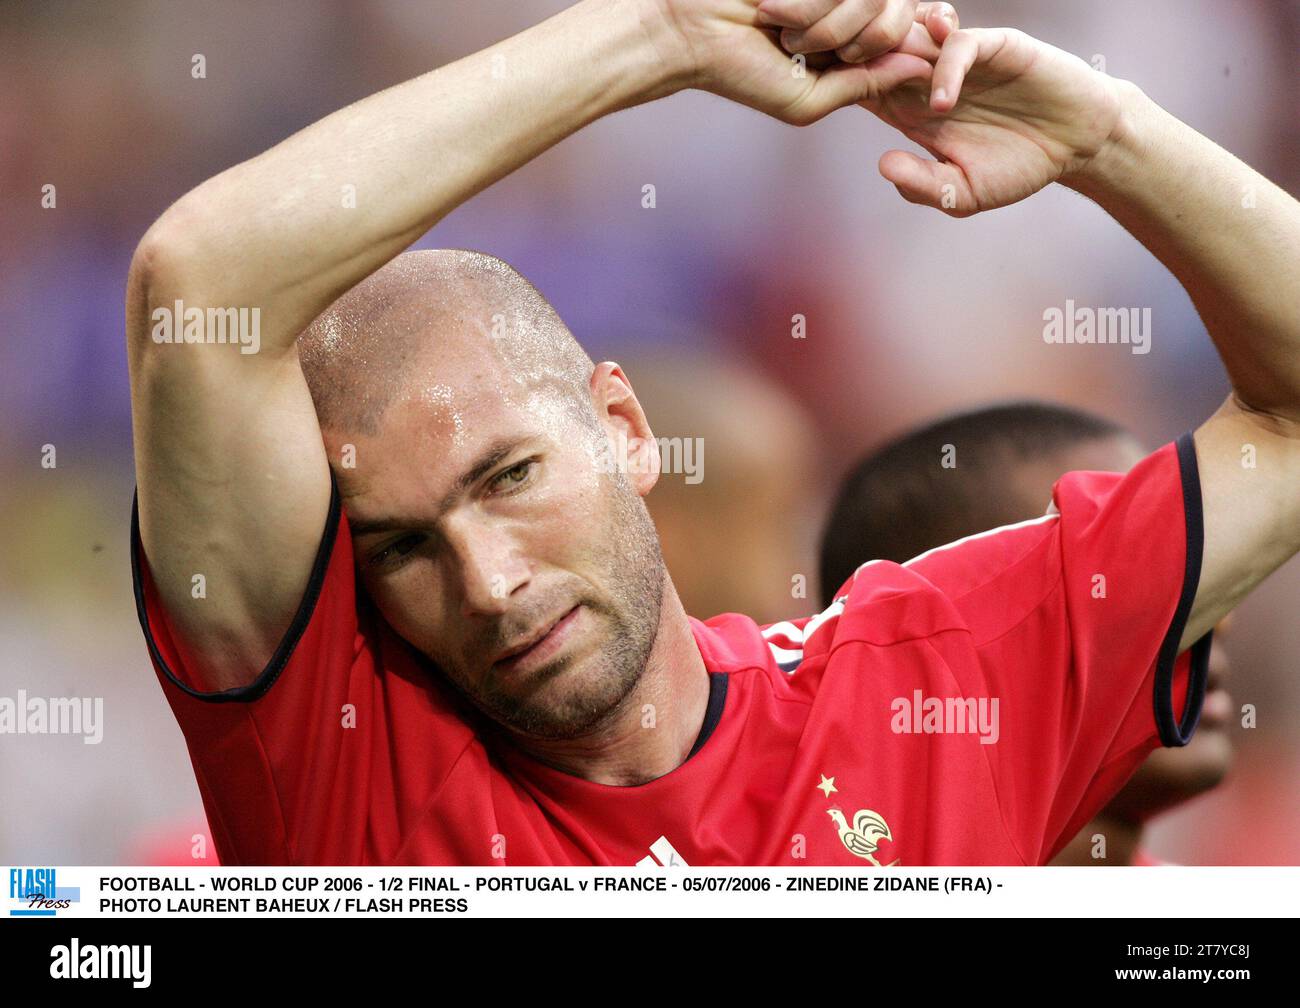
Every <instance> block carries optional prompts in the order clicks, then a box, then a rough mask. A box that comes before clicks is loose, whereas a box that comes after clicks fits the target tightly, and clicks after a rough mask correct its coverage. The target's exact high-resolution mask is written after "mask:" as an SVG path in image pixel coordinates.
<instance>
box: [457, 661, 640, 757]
mask: <svg viewBox="0 0 1300 1008" xmlns="http://www.w3.org/2000/svg"><path fill="white" fill-rule="evenodd" d="M639 678H640V677H639V676H631V677H622V678H620V677H619V676H617V675H616V674H613V673H611V672H609V671H608V670H607V669H605V668H604V667H603V663H601V662H599V661H591V660H588V661H578V662H572V661H560V662H555V663H553V664H552V665H548V666H546V667H545V668H543V669H539V670H538V671H537V673H536V674H535V675H533V676H532V677H531V678H530V680H529V682H528V683H527V684H526V687H525V692H524V693H523V695H515V696H509V695H497V696H496V697H492V698H484V702H483V703H481V704H480V706H481V707H483V709H484V710H485V712H486V713H487V714H488V716H489V717H491V718H492V719H493V720H494V721H496V722H497V723H498V724H501V725H504V726H505V727H507V728H510V729H512V730H514V731H516V732H520V733H521V734H524V735H528V736H531V737H533V738H539V739H549V740H555V741H559V740H564V739H576V738H582V737H584V736H587V735H590V734H592V733H593V732H595V731H597V730H599V728H600V727H601V726H602V725H603V724H605V723H606V722H608V721H609V720H610V719H611V718H613V717H614V715H615V714H616V712H617V711H618V710H619V709H620V708H621V707H622V705H623V703H624V701H625V700H626V699H627V697H628V696H629V695H630V694H631V693H632V691H633V690H634V689H635V688H636V685H637V682H638V681H639Z"/></svg>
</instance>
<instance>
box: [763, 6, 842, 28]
mask: <svg viewBox="0 0 1300 1008" xmlns="http://www.w3.org/2000/svg"><path fill="white" fill-rule="evenodd" d="M839 2H840V0H763V2H762V3H761V4H759V5H758V20H759V22H760V23H761V24H767V25H776V26H779V27H781V28H811V27H812V26H813V25H815V24H816V23H817V22H818V21H820V20H821V19H822V18H824V17H825V16H826V15H827V14H829V13H830V12H831V11H833V10H834V9H835V7H836V5H837V4H839Z"/></svg>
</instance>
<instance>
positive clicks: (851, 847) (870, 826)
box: [826, 808, 898, 868]
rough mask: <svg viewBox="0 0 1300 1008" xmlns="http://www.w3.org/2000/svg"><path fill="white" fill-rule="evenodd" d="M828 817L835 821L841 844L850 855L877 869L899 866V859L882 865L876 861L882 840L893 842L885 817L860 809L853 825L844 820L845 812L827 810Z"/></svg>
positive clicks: (834, 809) (854, 815) (854, 814)
mask: <svg viewBox="0 0 1300 1008" xmlns="http://www.w3.org/2000/svg"><path fill="white" fill-rule="evenodd" d="M826 813H827V815H829V816H830V817H831V819H833V820H834V821H835V828H836V829H837V830H839V834H840V842H841V843H843V844H844V846H845V847H846V848H847V849H848V851H849V853H850V854H856V855H857V856H858V857H860V858H866V859H867V860H868V861H870V862H871V863H872V864H873V865H875V866H876V867H877V868H892V867H894V865H896V864H898V859H897V858H896V859H895V860H893V861H891V862H889V864H887V865H882V864H881V863H880V862H879V861H877V860H876V848H877V847H878V846H879V842H880V841H881V840H889V841H891V842H892V841H893V839H894V836H893V834H892V833H890V832H889V824H888V823H886V822H885V820H884V817H883V816H881V814H880V813H879V812H872V811H871V809H858V810H857V812H855V813H853V824H852V825H849V821H848V820H847V819H845V818H844V812H843V811H842V810H840V809H838V808H831V809H827V810H826Z"/></svg>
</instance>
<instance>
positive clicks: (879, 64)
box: [127, 0, 1300, 689]
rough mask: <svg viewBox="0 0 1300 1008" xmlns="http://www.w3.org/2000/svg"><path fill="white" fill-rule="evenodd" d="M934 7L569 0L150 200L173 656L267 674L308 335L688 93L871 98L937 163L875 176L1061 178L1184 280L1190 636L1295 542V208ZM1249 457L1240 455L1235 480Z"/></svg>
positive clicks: (163, 535)
mask: <svg viewBox="0 0 1300 1008" xmlns="http://www.w3.org/2000/svg"><path fill="white" fill-rule="evenodd" d="M947 11H948V8H947V5H946V4H921V5H919V6H918V5H917V4H916V2H915V0H845V2H844V3H841V2H840V0H765V2H764V3H762V4H761V5H760V4H758V3H757V2H753V0H603V2H602V0H584V2H582V3H579V4H577V5H576V6H575V7H572V8H570V9H569V10H566V11H564V12H563V13H561V14H559V15H557V16H556V17H554V18H551V19H550V20H548V21H546V22H543V23H542V24H540V25H538V26H536V27H534V28H532V29H530V30H528V31H526V32H523V33H521V34H520V35H518V36H515V37H513V38H511V39H507V40H506V41H504V42H502V43H500V44H498V45H496V46H493V47H491V48H489V49H487V50H484V51H482V52H479V53H476V54H474V55H472V56H469V57H467V58H465V59H463V60H460V61H458V62H456V63H452V64H450V65H448V66H446V67H443V68H441V69H439V70H436V71H433V72H431V73H429V74H426V75H424V76H422V77H418V78H416V79H414V80H412V81H408V82H406V83H404V84H401V85H398V86H396V87H394V88H390V89H389V90H387V91H383V92H381V93H379V94H376V95H373V96H371V97H369V98H366V99H365V100H363V101H361V102H358V103H356V104H355V105H352V106H349V107H348V108H345V109H342V110H340V111H339V112H336V113H334V114H332V115H330V116H328V117H326V118H325V119H322V120H321V121H320V122H318V123H315V124H314V125H312V126H310V127H308V128H307V129H305V130H303V131H302V132H300V133H298V134H296V135H294V136H292V137H290V138H289V139H288V140H286V141H284V142H283V143H281V144H279V145H278V146H276V147H274V148H272V149H271V150H269V151H267V152H265V153H264V154H262V155H260V156H258V157H256V158H253V159H252V160H250V161H247V162H245V163H243V164H240V165H236V166H235V167H233V168H231V169H229V170H228V171H226V172H223V173H222V174H220V175H218V176H216V177H214V178H212V179H210V180H208V181H207V182H205V183H203V184H202V185H200V186H199V187H198V188H196V189H195V190H193V191H192V192H191V193H189V194H188V195H186V196H184V197H183V198H182V199H181V200H179V201H178V202H177V203H176V204H175V205H174V206H172V207H171V208H170V209H169V210H168V211H167V212H166V213H165V214H163V216H162V217H161V218H159V220H158V221H157V222H156V223H155V224H154V226H153V227H152V228H151V229H150V230H149V232H148V233H147V234H146V235H145V237H144V238H143V239H142V241H141V243H140V247H139V249H138V250H137V253H136V257H135V260H134V261H133V264H132V269H131V274H130V278H129V281H128V291H127V323H128V355H129V362H130V368H131V379H132V400H133V411H134V420H135V431H136V467H137V483H138V493H139V503H140V527H141V538H142V541H143V544H144V547H145V550H146V553H147V554H148V556H149V560H150V565H151V568H152V571H153V575H154V577H155V580H156V582H157V584H158V588H159V591H160V593H161V595H162V598H163V601H164V603H165V604H166V605H167V607H168V610H169V613H170V614H171V615H172V617H173V619H174V620H175V622H176V623H177V624H178V627H179V629H180V630H181V632H182V634H183V635H184V636H185V638H186V640H187V642H188V643H189V644H190V646H191V647H192V649H193V650H194V651H195V653H197V654H199V655H204V654H213V655H216V654H220V655H221V656H222V660H221V662H220V663H219V664H217V663H214V664H213V665H212V667H211V669H210V670H209V671H210V679H211V681H210V682H209V683H208V684H207V685H209V687H210V688H213V689H223V688H228V687H231V686H237V685H241V684H243V683H244V682H247V681H249V680H251V679H252V678H253V677H254V676H255V675H256V674H257V672H258V670H260V668H261V667H262V665H263V664H264V663H265V661H266V659H267V658H268V657H269V655H270V654H271V653H272V651H273V650H274V647H275V645H276V643H277V641H278V640H279V638H280V636H281V635H282V633H283V631H284V629H285V628H286V627H287V625H288V623H289V622H290V620H291V618H292V615H293V610H294V609H295V607H296V606H297V604H298V601H299V600H300V598H301V596H302V592H303V590H304V587H305V585H306V582H307V578H308V574H309V569H310V566H311V563H312V559H313V557H314V554H315V550H316V547H317V545H318V542H319V537H320V531H321V527H322V525H323V523H324V520H325V514H326V510H327V507H328V499H329V476H328V464H327V460H326V459H325V456H324V449H323V446H322V441H321V436H320V431H319V427H318V425H317V422H316V417H315V413H314V410H313V408H312V403H311V398H310V395H309V394H308V391H307V388H306V383H305V381H304V379H303V377H302V373H301V370H300V369H299V367H298V362H297V356H296V351H295V347H294V340H295V338H296V336H297V334H298V333H299V332H301V331H302V329H303V328H305V326H306V325H307V323H309V322H310V321H311V319H312V318H314V317H315V316H316V315H317V314H319V313H320V312H321V311H322V310H324V309H325V308H326V307H327V306H328V305H329V304H330V303H331V302H332V301H333V300H334V299H335V298H336V297H337V296H338V295H339V294H341V293H342V292H343V291H345V290H347V289H348V288H349V287H351V286H352V285H353V284H355V283H356V282H358V281H359V280H361V279H363V278H364V277H365V276H367V275H369V274H370V273H371V272H373V271H374V270H375V269H377V268H378V267H379V266H381V265H383V264H384V263H385V262H387V261H388V260H390V259H391V258H393V257H394V256H396V255H397V254H398V253H399V252H401V251H402V250H403V249H404V248H405V247H407V246H408V245H409V244H411V243H412V242H413V241H415V240H416V239H417V238H418V237H419V236H420V235H421V234H423V233H424V232H425V231H426V230H427V229H428V228H429V227H431V226H432V225H433V224H434V223H436V222H437V221H438V220H440V219H441V218H442V217H444V216H445V215H446V214H448V213H449V212H450V211H451V210H452V209H454V208H455V207H456V206H457V205H459V204H460V203H462V202H464V201H465V200H467V199H469V198H470V197H471V196H473V195H474V194H475V193H477V192H479V191H481V190H482V189H484V188H486V187H487V186H489V185H491V184H492V183H493V182H495V181H496V180H498V179H500V178H502V177H503V176H505V175H507V174H509V173H510V172H511V171H513V170H514V169H515V168H517V167H519V166H520V165H522V164H524V163H525V162H527V161H528V160H530V159H531V158H533V157H535V156H536V155H537V154H539V153H541V152H542V151H543V150H545V149H547V148H548V147H550V146H552V145H554V144H555V143H557V142H559V141H560V140H561V139H563V138H564V137H565V136H567V135H569V134H570V133H573V132H575V131H576V130H578V129H580V128H581V127H582V126H584V125H586V124H587V123H590V122H592V121H594V120H595V119H597V118H599V117H601V116H604V115H607V114H610V113H612V112H615V111H618V110H621V109H625V108H629V107H631V106H634V105H637V104H640V103H643V102H645V101H649V100H653V99H655V98H658V97H662V96H665V95H668V94H670V93H673V92H675V91H677V90H681V89H683V88H687V87H696V88H702V89H706V90H710V91H714V92H716V93H718V94H722V95H724V96H725V97H728V98H731V99H733V100H736V101H739V102H742V103H744V104H747V105H750V106H752V107H754V108H757V109H759V110H761V111H764V112H767V113H769V114H771V115H774V116H776V117H778V118H780V119H782V120H784V121H786V122H791V123H795V124H801V125H802V124H807V123H811V122H814V121H816V120H817V119H819V118H821V117H822V116H824V115H826V114H827V113H829V112H830V111H833V110H834V109H837V108H840V107H843V106H845V105H849V104H854V103H865V104H867V106H868V107H870V108H871V109H872V110H873V111H875V112H876V113H877V114H878V115H880V116H881V117H882V118H884V119H885V120H886V121H889V122H892V123H893V124H894V125H896V126H898V127H899V128H900V129H901V130H902V131H903V132H904V133H905V134H906V135H908V136H909V137H911V138H912V139H913V140H916V141H917V142H919V143H921V144H922V145H923V146H925V147H927V148H928V149H930V150H931V152H932V153H934V154H936V155H937V156H939V157H942V158H943V159H944V161H943V162H942V163H941V162H927V161H923V160H921V159H919V158H915V157H914V156H912V155H910V154H904V153H902V152H891V153H890V154H888V155H886V156H885V158H883V159H882V162H881V171H882V173H883V174H884V175H885V177H886V178H888V179H889V180H890V181H891V182H894V183H895V185H897V186H898V188H899V190H900V192H901V193H902V194H903V195H904V196H905V197H906V198H908V199H911V200H913V201H916V202H924V203H929V204H930V205H934V206H941V205H942V204H943V203H944V194H945V190H944V188H943V187H944V186H945V185H950V186H953V187H954V188H953V189H952V190H949V191H950V192H955V193H956V195H957V205H956V207H953V208H950V210H949V212H955V213H957V214H959V215H967V214H969V213H974V212H979V211H981V210H985V209H991V208H993V207H995V206H1001V205H1005V204H1006V203H1010V202H1014V201H1015V200H1018V199H1021V198H1024V197H1025V196H1028V195H1030V194H1031V193H1032V192H1034V191H1036V190H1037V189H1038V188H1041V187H1042V186H1044V185H1047V184H1049V183H1050V182H1053V181H1057V182H1061V183H1062V184H1065V185H1070V186H1072V187H1074V188H1076V189H1078V190H1079V191H1081V192H1084V193H1086V194H1088V195H1090V196H1092V197H1093V198H1094V199H1096V200H1097V201H1098V202H1099V203H1101V205H1102V206H1104V207H1105V208H1106V209H1107V210H1109V211H1110V212H1111V213H1112V214H1113V215H1114V216H1115V217H1116V218H1117V219H1118V220H1119V221H1120V222H1121V223H1122V224H1123V225H1124V226H1125V227H1127V228H1128V229H1129V230H1130V231H1132V232H1133V233H1134V234H1135V235H1136V236H1137V237H1138V238H1139V239H1140V240H1142V241H1143V242H1144V243H1145V244H1147V246H1148V247H1149V248H1151V250H1152V251H1153V252H1154V253H1155V254H1156V255H1158V256H1159V257H1160V258H1161V259H1162V260H1163V261H1164V262H1165V263H1166V264H1167V265H1169V267H1170V268H1171V269H1172V270H1173V271H1174V272H1175V273H1176V274H1177V275H1178V277H1179V279H1180V280H1182V282H1183V283H1184V285H1185V286H1187V288H1188V290H1189V291H1190V292H1191V294H1192V297H1193V299H1194V300H1195V301H1196V304H1197V307H1198V308H1199V309H1200V310H1201V312H1202V315H1203V316H1204V317H1205V319H1206V323H1207V325H1208V326H1209V327H1210V332H1211V335H1212V336H1213V337H1214V339H1215V341H1216V344H1217V345H1218V346H1219V350H1220V353H1221V354H1222V356H1223V357H1224V361H1225V364H1226V365H1227V367H1228V370H1229V373H1230V375H1231V376H1232V379H1233V383H1234V388H1235V390H1236V391H1235V393H1234V396H1233V397H1232V398H1231V399H1230V400H1229V402H1228V403H1227V404H1225V406H1224V407H1223V409H1221V410H1220V411H1219V412H1218V413H1216V414H1215V416H1214V417H1212V418H1211V419H1210V420H1208V421H1207V422H1206V424H1205V425H1204V426H1203V427H1202V428H1201V429H1200V430H1199V431H1198V432H1197V435H1196V437H1197V449H1198V454H1199V456H1200V462H1201V475H1202V485H1203V497H1204V504H1205V521H1206V542H1207V547H1206V556H1205V562H1204V564H1203V568H1202V577H1201V585H1200V590H1199V591H1198V594H1197V600H1196V604H1195V606H1194V608H1193V613H1192V618H1191V621H1190V622H1189V625H1188V628H1187V634H1186V636H1185V638H1184V644H1186V643H1190V641H1192V640H1194V639H1196V638H1197V637H1199V636H1200V635H1201V634H1203V633H1204V632H1205V630H1207V629H1208V628H1209V627H1210V626H1212V625H1213V624H1214V622H1216V621H1217V619H1218V618H1219V617H1220V616H1221V615H1223V614H1224V613H1226V612H1227V611H1228V610H1229V609H1230V608H1232V606H1233V605H1235V604H1236V602H1237V601H1238V600H1239V599H1240V597H1241V596H1242V595H1243V594H1245V592H1247V591H1248V590H1249V589H1250V588H1251V587H1253V586H1254V585H1255V584H1256V583H1258V581H1259V580H1261V579H1262V578H1263V577H1264V576H1266V575H1267V573H1268V572H1269V571H1271V570H1272V569H1274V568H1275V567H1276V566H1278V565H1279V564H1280V563H1282V562H1283V561H1284V560H1285V559H1286V558H1287V557H1289V556H1290V555H1292V554H1293V553H1294V552H1295V551H1296V549H1297V548H1300V503H1298V501H1300V494H1297V492H1296V490H1297V486H1298V485H1300V448H1298V447H1297V446H1298V445H1300V435H1298V434H1297V430H1298V429H1300V353H1297V351H1298V350H1300V331H1298V330H1297V318H1296V314H1297V313H1296V310H1295V308H1296V305H1295V300H1296V292H1297V290H1300V276H1297V264H1296V260H1295V256H1294V254H1291V255H1290V256H1288V253H1287V249H1288V247H1290V248H1292V249H1293V248H1294V247H1295V246H1296V245H1297V239H1298V238H1300V215H1298V212H1297V204H1296V203H1295V201H1294V200H1292V199H1291V198H1290V197H1288V196H1287V195H1286V194H1285V193H1282V192H1281V191H1280V190H1278V189H1276V187H1273V186H1272V185H1271V184H1269V183H1268V182H1267V181H1266V180H1264V179H1263V178H1261V177H1260V176H1258V175H1256V174H1255V173H1253V172H1251V171H1250V169H1248V168H1247V167H1246V166H1244V165H1242V164H1241V163H1240V162H1238V161H1236V160H1235V159H1234V158H1232V157H1231V156H1230V155H1228V154H1226V153H1225V152H1223V151H1222V150H1220V149H1219V148H1217V147H1216V146H1214V145H1213V144H1212V143H1210V142H1209V141H1208V140H1205V139H1204V138H1201V137H1199V136H1198V135H1197V134H1195V133H1194V132H1193V131H1191V130H1190V129H1188V128H1187V127H1185V126H1183V125H1182V124H1180V123H1178V122H1177V121H1176V120H1173V119H1172V118H1171V117H1169V116H1167V115H1166V114H1165V113H1163V112H1161V111H1160V110H1159V109H1158V108H1156V107H1155V106H1154V105H1153V104H1151V103H1150V102H1149V101H1147V100H1146V99H1145V98H1144V97H1143V96H1142V95H1141V94H1140V92H1138V91H1137V90H1136V89H1135V88H1132V87H1131V86H1128V85H1123V84H1121V83H1120V82H1117V81H1112V80H1111V79H1110V78H1107V77H1105V76H1104V75H1101V74H1097V73H1096V72H1095V71H1093V70H1091V68H1089V67H1087V65H1086V64H1083V63H1082V62H1081V61H1077V60H1074V58H1073V57H1069V56H1067V55H1066V54H1064V53H1060V52H1059V51H1058V50H1055V49H1052V48H1051V47H1048V46H1044V45H1043V44H1041V43H1038V42H1036V41H1034V40H1032V39H1029V38H1028V37H1026V36H1023V35H1021V34H1020V33H1016V32H1005V31H993V32H987V33H984V32H980V33H972V32H960V31H958V32H955V33H954V32H953V28H954V23H953V21H952V20H951V19H950V18H948V17H947V16H946V15H947ZM778 39H779V40H780V41H781V42H783V43H784V44H785V45H787V46H788V47H789V48H790V49H792V50H796V51H801V52H806V53H809V54H810V55H809V56H808V59H807V69H806V72H803V73H793V72H792V65H793V64H792V60H791V58H790V56H789V54H788V53H787V52H784V51H782V50H781V48H780V47H779V46H778V45H777V40H778ZM939 42H942V50H940V48H939V46H938V44H937V43H939ZM823 50H833V51H835V52H836V53H837V54H838V57H839V59H838V60H837V59H833V58H832V57H830V56H827V55H821V56H818V55H817V53H819V52H820V51H823ZM845 59H848V60H854V61H855V62H843V60H845ZM801 69H802V68H801ZM1085 75H1086V76H1085ZM932 77H933V81H932V80H931V78H932ZM345 186H354V187H355V192H356V201H357V209H356V210H350V209H347V208H346V207H345V206H344V201H343V200H342V198H341V196H342V193H343V191H344V187H345ZM1245 186H1252V187H1254V199H1255V209H1253V210H1250V211H1245V210H1243V209H1242V208H1241V206H1240V203H1241V199H1240V193H1241V191H1242V190H1243V187H1245ZM949 202H951V201H949ZM178 299H180V300H183V301H184V302H186V303H187V304H191V305H198V306H204V307H258V308H260V309H261V314H262V332H261V351H260V352H259V353H257V354H254V355H241V354H239V353H237V352H232V350H231V348H230V347H228V346H222V345H186V346H184V347H174V346H168V345H159V344H156V343H154V342H153V341H152V340H151V338H150V318H151V314H152V311H153V309H154V308H156V307H158V306H167V305H171V304H172V303H173V302H174V301H176V300H178ZM1245 443H1250V444H1253V445H1254V446H1255V448H1256V452H1257V458H1258V465H1257V468H1255V469H1253V470H1247V469H1243V468H1242V466H1241V462H1240V459H1241V457H1242V454H1241V452H1242V445H1243V444H1245ZM267 557H275V558H277V559H276V563H275V564H273V565H268V564H267V563H266V558H267ZM199 571H202V572H204V573H205V575H206V576H207V578H208V581H209V585H210V592H209V598H208V599H207V601H206V602H205V604H204V605H203V606H202V607H201V610H199V609H196V608H195V607H193V606H191V605H189V604H188V603H189V601H190V597H189V588H190V578H191V576H192V574H193V573H194V572H199Z"/></svg>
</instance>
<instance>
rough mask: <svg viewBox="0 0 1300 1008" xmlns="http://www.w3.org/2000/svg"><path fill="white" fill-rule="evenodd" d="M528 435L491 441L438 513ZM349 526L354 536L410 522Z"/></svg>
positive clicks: (385, 520) (386, 520)
mask: <svg viewBox="0 0 1300 1008" xmlns="http://www.w3.org/2000/svg"><path fill="white" fill-rule="evenodd" d="M529 440H530V438H528V437H516V438H500V439H498V440H496V441H493V442H492V443H491V444H490V445H488V446H487V448H485V449H484V450H483V452H482V454H480V455H479V457H478V458H477V459H475V460H474V463H473V464H472V465H471V466H470V467H469V468H468V469H466V470H465V471H464V472H463V473H461V474H460V475H459V476H458V477H456V484H455V486H454V487H453V488H452V490H451V491H450V492H449V493H448V494H447V495H446V496H445V497H443V499H442V500H441V501H439V502H438V513H439V514H441V513H442V512H444V511H446V510H447V509H448V508H450V507H451V505H452V504H454V503H455V501H456V498H457V497H459V496H460V495H461V494H463V493H464V492H465V491H466V490H468V489H469V488H470V487H472V486H473V485H474V484H475V483H477V482H478V481H479V480H481V479H482V478H483V477H484V475H486V474H487V473H488V472H490V471H491V470H492V469H494V468H495V467H496V466H498V465H500V464H501V463H502V462H503V461H504V460H505V459H506V458H508V457H509V456H510V455H511V454H512V453H513V452H515V451H516V450H517V449H518V448H519V446H520V445H523V444H525V443H527V442H528V441H529ZM350 527H351V530H352V534H353V535H354V536H364V535H372V534H374V533H376V532H395V531H398V530H400V529H407V528H410V527H411V522H409V521H405V520H403V519H401V518H377V519H375V520H374V521H360V522H351V523H350Z"/></svg>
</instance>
